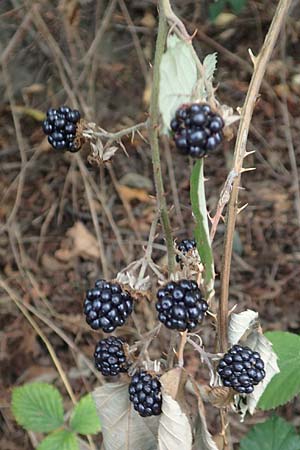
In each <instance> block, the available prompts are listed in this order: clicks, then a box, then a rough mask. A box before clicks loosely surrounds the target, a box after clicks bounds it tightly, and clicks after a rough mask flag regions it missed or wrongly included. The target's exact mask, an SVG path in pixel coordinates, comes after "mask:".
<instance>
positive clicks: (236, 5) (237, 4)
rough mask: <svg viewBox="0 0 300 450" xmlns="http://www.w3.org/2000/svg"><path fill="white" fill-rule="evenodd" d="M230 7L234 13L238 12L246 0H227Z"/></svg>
mask: <svg viewBox="0 0 300 450" xmlns="http://www.w3.org/2000/svg"><path fill="white" fill-rule="evenodd" d="M228 2H229V3H230V6H231V8H232V9H233V11H234V12H235V13H236V14H239V13H240V12H241V11H242V9H243V8H244V6H246V3H247V0H228Z"/></svg>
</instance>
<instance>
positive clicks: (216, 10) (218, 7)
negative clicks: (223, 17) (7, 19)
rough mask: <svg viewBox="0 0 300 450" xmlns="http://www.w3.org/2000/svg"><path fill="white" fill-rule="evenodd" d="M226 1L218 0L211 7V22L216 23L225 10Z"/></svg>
mask: <svg viewBox="0 0 300 450" xmlns="http://www.w3.org/2000/svg"><path fill="white" fill-rule="evenodd" d="M225 5H226V1H225V0H218V1H214V3H212V4H211V5H209V18H210V20H212V21H214V20H215V19H216V18H217V17H218V15H219V14H220V13H221V12H222V11H223V9H224V8H225Z"/></svg>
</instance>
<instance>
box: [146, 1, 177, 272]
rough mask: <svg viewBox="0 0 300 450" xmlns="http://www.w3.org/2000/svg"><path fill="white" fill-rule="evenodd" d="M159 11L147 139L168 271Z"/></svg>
mask: <svg viewBox="0 0 300 450" xmlns="http://www.w3.org/2000/svg"><path fill="white" fill-rule="evenodd" d="M160 7H161V8H160V11H159V23H158V31H157V39H156V48H155V57H154V69H153V83H152V93H151V102H150V111H149V112H150V117H149V141H150V146H151V152H152V164H153V173H154V181H155V189H156V198H157V203H158V209H159V212H160V218H161V223H162V226H163V230H164V235H165V239H166V244H167V254H168V269H169V273H172V272H173V271H174V267H175V254H174V248H173V236H172V231H171V225H170V219H169V215H168V210H167V202H166V197H165V191H164V185H163V178H162V172H161V162H160V152H159V140H158V132H159V107H158V96H159V79H160V74H159V68H160V63H161V59H162V56H163V53H164V49H165V42H166V38H167V34H168V24H167V21H166V17H165V14H164V12H163V8H162V4H161V2H160Z"/></svg>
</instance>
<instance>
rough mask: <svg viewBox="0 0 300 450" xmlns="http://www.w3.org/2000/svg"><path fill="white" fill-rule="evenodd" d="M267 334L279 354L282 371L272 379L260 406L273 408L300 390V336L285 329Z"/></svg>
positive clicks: (287, 400) (288, 399)
mask: <svg viewBox="0 0 300 450" xmlns="http://www.w3.org/2000/svg"><path fill="white" fill-rule="evenodd" d="M265 336H266V337H267V339H269V341H271V342H272V344H273V350H274V351H275V353H276V354H277V356H278V366H279V369H280V373H278V374H277V375H275V377H274V378H273V379H272V380H271V381H270V383H269V384H268V386H267V388H266V390H265V391H264V393H263V395H262V397H261V399H260V401H259V403H258V407H259V408H261V409H265V410H267V409H273V408H277V406H280V405H284V404H285V403H287V402H289V401H290V400H292V398H293V397H295V395H297V394H299V392H300V377H299V373H300V336H298V335H296V334H293V333H288V332H284V331H271V332H267V333H265Z"/></svg>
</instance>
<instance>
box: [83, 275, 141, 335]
mask: <svg viewBox="0 0 300 450" xmlns="http://www.w3.org/2000/svg"><path fill="white" fill-rule="evenodd" d="M132 309H133V299H132V297H131V295H130V294H129V292H127V291H123V290H122V288H121V286H120V285H119V284H117V283H110V282H109V281H105V280H98V281H96V283H95V287H94V288H93V289H89V290H88V291H87V293H86V299H85V301H84V313H85V315H86V321H87V323H88V324H89V325H90V326H91V327H92V328H93V329H94V330H98V329H100V328H101V329H102V330H103V331H104V332H105V333H111V332H112V331H114V329H115V328H117V327H121V326H122V325H124V323H125V321H126V319H127V317H128V316H129V315H130V314H131V313H132Z"/></svg>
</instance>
